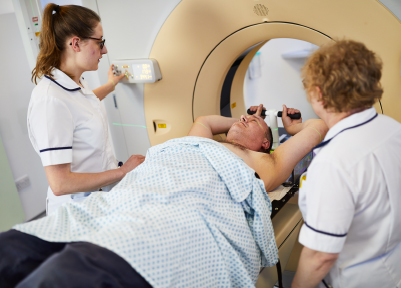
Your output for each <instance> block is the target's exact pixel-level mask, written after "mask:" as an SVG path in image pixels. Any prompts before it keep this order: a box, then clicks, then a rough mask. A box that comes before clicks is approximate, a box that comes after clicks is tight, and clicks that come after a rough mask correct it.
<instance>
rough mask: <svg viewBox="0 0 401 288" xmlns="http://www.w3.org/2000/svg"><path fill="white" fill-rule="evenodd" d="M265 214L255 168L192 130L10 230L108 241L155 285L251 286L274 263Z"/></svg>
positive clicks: (267, 205) (265, 204)
mask: <svg viewBox="0 0 401 288" xmlns="http://www.w3.org/2000/svg"><path fill="white" fill-rule="evenodd" d="M270 214H271V203H270V200H269V198H268V196H267V193H266V191H265V188H264V184H263V181H262V180H260V179H257V178H256V177H255V171H254V170H252V169H251V168H250V167H249V166H247V165H246V164H245V163H244V161H243V160H242V159H241V158H240V157H238V156H237V155H235V154H234V153H232V152H231V151H230V150H229V149H227V148H226V147H224V146H223V145H222V144H220V143H218V142H215V141H213V140H210V139H206V138H200V137H193V136H188V137H184V138H178V139H173V140H170V141H167V142H165V143H163V144H160V145H157V146H154V147H152V148H150V149H149V150H148V153H147V155H146V160H145V162H144V163H142V164H141V165H140V166H138V167H137V168H136V169H134V170H133V171H131V172H130V173H128V174H127V175H126V177H125V178H124V179H123V180H121V182H120V183H119V184H118V185H116V186H115V187H114V188H113V189H112V190H111V191H110V192H98V193H92V195H91V196H90V197H88V199H86V200H84V201H83V202H78V203H65V204H63V205H62V206H61V207H60V208H59V209H58V210H57V211H56V212H55V213H53V214H51V215H50V216H47V217H45V218H42V219H39V220H36V221H32V222H29V223H25V224H20V225H17V226H15V227H14V229H17V230H19V231H21V232H25V233H28V234H31V235H35V236H37V237H39V238H41V239H44V240H47V241H53V242H75V241H88V242H91V243H94V244H97V245H99V246H102V247H105V248H107V249H109V250H111V251H113V252H115V253H117V254H118V255H120V256H121V257H122V258H124V259H125V260H126V261H127V262H128V263H129V264H131V265H132V267H133V268H134V269H135V270H136V271H137V272H138V273H140V274H141V275H142V276H143V277H144V278H145V279H146V280H147V281H148V282H149V284H151V285H152V286H153V287H254V285H255V283H256V280H257V278H258V274H259V271H260V267H261V266H264V267H265V266H273V265H274V264H276V263H277V261H278V250H277V246H276V243H275V237H274V231H273V226H272V223H271V220H270Z"/></svg>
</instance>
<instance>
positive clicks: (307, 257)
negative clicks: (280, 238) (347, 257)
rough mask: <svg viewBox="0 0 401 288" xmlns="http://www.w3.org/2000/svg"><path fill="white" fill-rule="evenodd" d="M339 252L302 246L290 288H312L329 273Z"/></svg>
mask: <svg viewBox="0 0 401 288" xmlns="http://www.w3.org/2000/svg"><path fill="white" fill-rule="evenodd" d="M338 255H339V253H325V252H320V251H316V250H312V249H309V248H307V247H304V248H303V249H302V252H301V257H300V258H299V263H298V268H297V272H296V274H295V277H294V280H293V282H292V286H291V287H292V288H313V287H316V286H317V285H318V284H319V283H320V282H321V281H322V279H323V278H324V277H325V276H326V275H327V273H329V271H330V269H331V267H333V265H334V263H335V262H336V261H337V258H338Z"/></svg>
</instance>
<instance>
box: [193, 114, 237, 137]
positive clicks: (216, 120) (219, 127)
mask: <svg viewBox="0 0 401 288" xmlns="http://www.w3.org/2000/svg"><path fill="white" fill-rule="evenodd" d="M238 120H239V119H237V118H230V117H224V116H219V115H209V116H200V117H198V118H196V120H195V122H194V124H193V125H192V127H191V130H189V133H188V136H198V137H205V138H210V139H213V135H217V134H221V133H226V132H227V131H228V130H229V129H230V128H231V126H232V125H233V124H234V123H235V122H237V121H238Z"/></svg>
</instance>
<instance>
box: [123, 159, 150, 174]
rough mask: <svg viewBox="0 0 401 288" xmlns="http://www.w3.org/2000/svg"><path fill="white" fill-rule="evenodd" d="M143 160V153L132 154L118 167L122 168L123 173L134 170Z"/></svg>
mask: <svg viewBox="0 0 401 288" xmlns="http://www.w3.org/2000/svg"><path fill="white" fill-rule="evenodd" d="M144 161H145V156H143V155H132V156H131V157H129V158H128V160H127V161H126V162H125V163H124V165H123V166H121V168H120V169H123V171H124V173H125V174H127V173H128V172H130V171H132V170H134V169H135V168H136V167H138V166H139V165H141V164H142V163H143V162H144Z"/></svg>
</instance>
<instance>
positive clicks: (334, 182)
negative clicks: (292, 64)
mask: <svg viewBox="0 0 401 288" xmlns="http://www.w3.org/2000/svg"><path fill="white" fill-rule="evenodd" d="M381 68H382V63H381V61H380V60H379V59H378V57H377V55H375V53H373V52H372V51H370V50H368V49H367V48H366V47H365V45H364V44H362V43H359V42H354V41H347V40H342V41H338V42H336V43H334V44H330V45H328V46H325V47H322V48H320V49H319V50H317V51H316V52H315V53H314V54H312V56H310V58H309V59H308V61H307V63H306V65H305V67H304V68H303V78H304V85H305V89H306V91H307V94H308V98H309V99H308V100H309V101H310V103H311V104H312V107H313V110H314V111H315V113H316V114H317V115H318V116H319V117H320V118H321V119H322V120H324V122H325V123H326V125H327V126H328V127H329V131H328V133H327V134H326V136H325V138H324V140H323V141H322V143H320V144H319V145H317V146H316V147H315V148H314V150H313V152H314V154H315V156H314V159H313V160H312V163H311V165H310V166H309V168H308V172H307V175H306V180H304V181H302V182H301V188H300V192H299V206H300V209H301V212H302V215H303V218H304V221H305V224H304V225H303V227H302V228H301V232H300V236H299V242H300V243H301V244H302V245H304V248H303V249H302V252H301V257H300V260H299V264H298V270H297V272H296V275H295V278H294V281H293V283H292V287H304V288H305V287H316V286H319V287H335V288H340V287H346V288H353V287H383V288H387V287H401V265H400V259H401V194H400V187H401V177H400V175H401V153H400V148H401V124H400V123H398V122H397V121H395V120H393V119H391V118H390V117H387V116H384V115H382V114H378V113H377V112H376V110H375V108H373V107H372V106H373V104H375V103H376V102H377V101H379V100H380V99H381V97H382V93H383V90H382V87H381V84H380V78H381V75H382V73H381Z"/></svg>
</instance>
